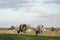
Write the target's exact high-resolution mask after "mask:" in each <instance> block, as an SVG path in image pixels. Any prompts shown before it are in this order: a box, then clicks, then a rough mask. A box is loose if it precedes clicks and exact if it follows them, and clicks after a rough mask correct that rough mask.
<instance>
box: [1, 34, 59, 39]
mask: <svg viewBox="0 0 60 40" xmlns="http://www.w3.org/2000/svg"><path fill="white" fill-rule="evenodd" d="M0 40H60V36H36V35H17V34H0Z"/></svg>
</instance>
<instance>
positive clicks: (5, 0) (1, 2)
mask: <svg viewBox="0 0 60 40" xmlns="http://www.w3.org/2000/svg"><path fill="white" fill-rule="evenodd" d="M35 2H36V1H32V0H0V8H20V7H27V6H33V3H35ZM31 3H32V4H31Z"/></svg>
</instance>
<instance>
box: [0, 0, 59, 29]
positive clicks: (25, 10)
mask: <svg viewBox="0 0 60 40" xmlns="http://www.w3.org/2000/svg"><path fill="white" fill-rule="evenodd" d="M22 23H26V24H30V25H32V26H33V27H37V26H38V25H40V24H43V25H44V27H60V0H0V27H5V28H6V27H11V26H12V25H13V26H19V25H20V24H22Z"/></svg>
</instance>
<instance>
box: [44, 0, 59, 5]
mask: <svg viewBox="0 0 60 40" xmlns="http://www.w3.org/2000/svg"><path fill="white" fill-rule="evenodd" d="M44 3H45V4H49V3H55V4H60V0H48V1H45V2H44Z"/></svg>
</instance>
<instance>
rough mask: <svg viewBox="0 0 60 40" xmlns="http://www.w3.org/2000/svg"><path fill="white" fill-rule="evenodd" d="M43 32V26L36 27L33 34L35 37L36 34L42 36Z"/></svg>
mask: <svg viewBox="0 0 60 40" xmlns="http://www.w3.org/2000/svg"><path fill="white" fill-rule="evenodd" d="M43 31H44V28H43V25H38V26H37V28H36V31H35V32H36V35H38V34H42V33H43Z"/></svg>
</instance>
